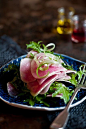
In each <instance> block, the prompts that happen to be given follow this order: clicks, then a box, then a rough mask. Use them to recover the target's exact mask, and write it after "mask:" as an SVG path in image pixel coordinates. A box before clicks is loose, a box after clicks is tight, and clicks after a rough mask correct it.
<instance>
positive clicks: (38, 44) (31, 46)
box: [26, 41, 42, 53]
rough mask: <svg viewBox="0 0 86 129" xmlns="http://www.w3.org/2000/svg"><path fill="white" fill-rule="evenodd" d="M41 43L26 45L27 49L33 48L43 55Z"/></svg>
mask: <svg viewBox="0 0 86 129" xmlns="http://www.w3.org/2000/svg"><path fill="white" fill-rule="evenodd" d="M41 42H42V41H39V42H38V43H37V42H34V41H31V42H30V43H29V44H26V46H27V49H29V48H31V49H33V50H34V51H37V52H39V53H41V44H40V43H41Z"/></svg>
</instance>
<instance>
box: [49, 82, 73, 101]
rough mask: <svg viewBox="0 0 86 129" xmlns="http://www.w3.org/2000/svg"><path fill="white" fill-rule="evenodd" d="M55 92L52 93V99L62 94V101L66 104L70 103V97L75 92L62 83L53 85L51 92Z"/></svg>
mask: <svg viewBox="0 0 86 129" xmlns="http://www.w3.org/2000/svg"><path fill="white" fill-rule="evenodd" d="M53 91H54V93H52V97H55V96H56V95H59V94H62V97H61V99H63V100H64V102H65V103H67V102H68V101H69V99H70V96H71V95H72V93H73V92H74V91H73V90H71V89H69V88H68V87H66V86H64V85H63V84H62V83H59V82H55V83H53V84H52V85H51V87H50V91H49V92H53Z"/></svg>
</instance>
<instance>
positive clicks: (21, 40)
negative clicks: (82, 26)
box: [0, 0, 86, 129]
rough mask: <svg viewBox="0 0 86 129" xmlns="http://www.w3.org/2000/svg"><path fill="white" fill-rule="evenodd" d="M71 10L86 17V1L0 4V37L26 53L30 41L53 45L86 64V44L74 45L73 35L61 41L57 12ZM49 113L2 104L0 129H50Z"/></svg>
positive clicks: (13, 0)
mask: <svg viewBox="0 0 86 129" xmlns="http://www.w3.org/2000/svg"><path fill="white" fill-rule="evenodd" d="M61 6H72V7H73V8H74V9H75V13H76V14H80V13H82V14H86V1H85V0H75V1H74V0H0V36H2V35H4V34H6V35H8V36H10V37H11V38H12V39H13V40H14V41H16V42H17V43H18V44H19V45H20V46H21V48H23V49H26V44H27V43H29V42H30V41H43V43H44V44H47V43H50V42H54V43H55V45H56V48H55V52H57V53H61V54H65V55H69V56H71V57H74V58H76V59H79V60H82V61H85V62H86V43H78V44H75V43H72V42H71V35H67V36H66V37H59V36H58V34H57V33H56V31H55V28H56V26H57V9H58V8H59V7H61ZM49 124H50V123H49V122H48V119H47V117H46V112H41V111H29V110H23V109H18V108H15V107H11V106H9V105H7V104H5V103H4V102H2V101H0V129H34V128H36V129H48V128H49Z"/></svg>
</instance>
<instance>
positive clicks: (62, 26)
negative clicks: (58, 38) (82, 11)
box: [57, 7, 74, 34]
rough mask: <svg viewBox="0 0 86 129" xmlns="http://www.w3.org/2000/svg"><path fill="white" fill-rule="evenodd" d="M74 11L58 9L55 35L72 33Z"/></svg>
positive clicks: (63, 8)
mask: <svg viewBox="0 0 86 129" xmlns="http://www.w3.org/2000/svg"><path fill="white" fill-rule="evenodd" d="M73 15H74V9H73V8H72V7H61V8H58V22H57V33H58V34H71V33H72V31H73V20H72V17H73Z"/></svg>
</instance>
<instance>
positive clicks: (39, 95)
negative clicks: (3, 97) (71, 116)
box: [4, 41, 83, 106]
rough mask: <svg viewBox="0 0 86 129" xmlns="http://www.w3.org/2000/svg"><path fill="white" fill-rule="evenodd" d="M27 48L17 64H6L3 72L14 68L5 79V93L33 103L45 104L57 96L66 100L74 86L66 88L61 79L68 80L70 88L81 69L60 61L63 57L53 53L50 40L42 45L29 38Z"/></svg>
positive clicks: (75, 83) (75, 82)
mask: <svg viewBox="0 0 86 129" xmlns="http://www.w3.org/2000/svg"><path fill="white" fill-rule="evenodd" d="M26 46H27V49H31V50H30V51H29V52H28V53H27V55H26V56H25V58H23V59H21V61H20V64H19V66H17V65H15V64H10V65H9V66H8V68H5V69H4V72H6V71H11V70H12V71H14V77H13V78H12V80H11V81H9V82H7V91H8V94H9V95H10V96H12V97H15V98H17V97H21V98H22V99H23V101H24V102H28V104H29V105H31V106H33V105H34V104H35V103H42V104H44V105H46V106H49V104H48V102H47V101H46V100H47V98H57V97H59V98H60V99H62V100H63V101H64V103H65V104H67V103H68V101H69V100H70V97H71V96H72V94H73V92H74V89H70V88H69V87H68V86H66V85H65V84H64V82H67V83H71V85H73V86H74V87H76V86H77V83H78V81H77V80H79V79H80V78H81V76H82V74H83V71H82V70H81V68H82V66H80V68H79V71H75V70H74V69H73V67H72V66H69V65H68V64H67V63H66V62H64V61H63V57H61V56H60V55H56V54H54V52H53V50H54V48H55V44H54V43H49V44H48V45H46V46H45V45H44V44H42V43H41V41H39V42H38V43H36V42H34V41H31V42H30V43H29V44H26Z"/></svg>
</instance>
